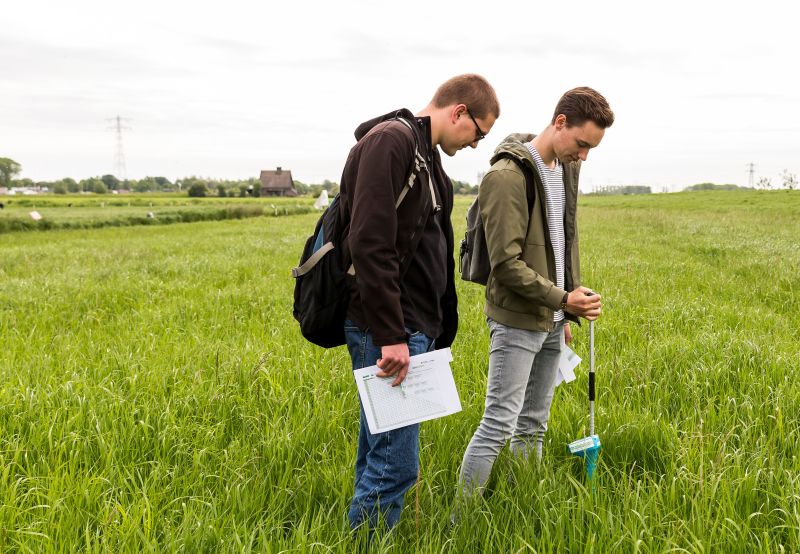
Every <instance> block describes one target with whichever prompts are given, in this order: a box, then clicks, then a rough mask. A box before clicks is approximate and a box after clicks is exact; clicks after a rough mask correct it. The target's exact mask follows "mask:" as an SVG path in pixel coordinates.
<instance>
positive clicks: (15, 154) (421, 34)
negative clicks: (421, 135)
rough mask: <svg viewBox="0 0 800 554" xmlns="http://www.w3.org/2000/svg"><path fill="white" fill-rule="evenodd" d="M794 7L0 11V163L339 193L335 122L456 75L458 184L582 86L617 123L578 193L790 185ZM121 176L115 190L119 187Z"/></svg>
mask: <svg viewBox="0 0 800 554" xmlns="http://www.w3.org/2000/svg"><path fill="white" fill-rule="evenodd" d="M798 15H800V5H798V4H797V3H796V2H791V1H788V0H787V1H784V2H778V1H774V0H762V1H760V2H747V3H745V2H735V1H733V2H732V1H727V2H717V1H702V2H701V1H699V0H695V1H693V2H687V1H684V0H676V1H673V2H668V3H667V2H664V3H651V2H641V1H638V2H627V1H625V2H614V1H608V2H597V1H595V2H584V1H582V0H578V1H571V2H568V3H567V2H549V3H547V4H545V3H543V2H532V1H528V2H475V1H462V2H445V1H443V2H434V1H433V0H428V1H418V0H405V1H403V2H375V1H372V2H367V1H348V0H342V1H340V2H318V1H316V0H313V1H306V2H298V1H295V2H285V1H284V2H281V1H272V2H270V1H264V2H250V1H242V0H227V1H226V2H221V1H217V2H213V3H209V2H202V1H195V2H184V1H171V0H160V1H158V2H155V1H151V0H140V1H137V2H108V1H95V0H74V1H71V2H63V0H62V1H40V0H25V1H24V2H23V1H17V0H12V1H10V2H4V3H3V8H2V20H3V25H2V31H0V157H7V158H12V159H14V160H15V161H17V162H18V163H20V164H21V166H22V172H21V174H20V177H27V178H30V179H33V180H35V181H39V180H55V179H60V178H63V177H73V178H75V179H82V178H86V177H91V176H98V175H103V174H107V173H112V174H113V173H119V172H118V171H116V168H117V165H116V163H115V160H116V151H117V150H116V148H117V133H116V131H115V123H114V118H115V117H117V116H120V117H121V118H123V119H122V123H123V131H122V145H123V152H124V157H125V175H122V176H121V177H128V178H134V179H139V178H142V177H144V176H148V175H149V176H165V177H167V178H169V179H170V180H174V179H177V178H180V177H184V176H189V175H196V176H201V177H210V178H219V179H245V178H248V177H256V176H258V174H259V171H260V170H262V169H274V168H275V167H277V166H281V167H283V168H284V169H289V170H291V171H292V175H293V178H294V179H296V180H300V181H303V182H305V183H319V182H321V181H323V180H324V179H330V180H331V181H337V182H338V181H339V177H340V175H341V170H342V166H343V164H344V160H345V159H346V157H347V153H348V151H349V149H350V148H351V147H352V146H353V144H354V142H355V139H354V137H353V131H354V130H355V128H356V126H357V125H358V124H359V123H360V122H362V121H365V120H367V119H371V118H372V117H374V116H376V115H380V114H383V113H386V112H388V111H391V110H394V109H397V108H401V107H407V108H409V109H411V110H412V111H414V112H416V111H419V110H421V109H422V108H424V107H425V106H426V105H427V104H428V102H429V101H430V99H431V97H432V95H433V93H434V91H435V90H436V88H437V87H438V86H439V85H440V84H441V83H442V82H444V81H445V80H447V79H448V78H450V77H452V76H454V75H458V74H461V73H478V74H481V75H483V76H484V77H486V78H487V79H488V80H489V82H490V83H491V84H492V85H493V86H494V88H495V90H496V91H497V95H498V98H499V100H500V106H501V115H500V118H499V119H498V121H497V123H496V124H495V126H494V128H493V129H492V131H491V132H490V133H489V135H488V137H487V138H486V139H484V140H483V141H482V142H481V143H479V146H478V148H476V149H474V150H473V149H471V148H467V149H464V150H462V151H460V152H458V153H457V154H456V156H455V157H452V158H450V157H447V156H443V164H444V167H445V170H446V171H447V172H448V174H449V175H450V176H451V177H452V178H454V179H458V180H461V181H467V182H469V183H476V182H477V180H478V175H479V173H480V172H483V171H486V170H487V169H488V167H489V161H488V160H489V158H490V157H491V154H492V152H493V150H494V148H495V146H496V145H497V144H498V143H499V142H500V141H501V140H502V139H503V137H505V136H506V135H507V134H509V133H512V132H532V133H540V132H541V131H542V130H543V129H544V128H545V127H546V126H547V124H548V123H549V122H550V118H551V117H552V112H553V109H554V107H555V104H556V102H557V101H558V98H559V97H560V96H561V94H563V92H565V91H566V90H568V89H570V88H573V87H576V86H591V87H593V88H595V89H597V90H598V91H600V92H601V93H602V94H603V95H604V96H605V97H606V98H607V99H608V101H609V103H610V105H611V107H612V109H613V110H614V112H615V114H616V121H615V123H614V125H613V126H612V127H611V128H609V129H608V130H607V132H606V135H605V138H604V139H603V141H602V143H601V144H600V145H599V146H598V147H597V148H596V149H595V150H593V151H591V152H590V154H589V158H588V161H587V162H586V163H585V164H584V165H583V168H582V170H581V188H582V190H584V191H585V192H589V191H591V190H596V189H597V188H599V187H603V186H609V185H611V186H613V185H648V186H651V188H652V190H653V191H654V192H662V191H668V190H680V189H682V188H684V187H686V186H688V185H692V184H696V183H702V182H714V183H733V184H738V185H748V184H749V181H750V177H751V174H750V171H749V169H750V165H749V164H751V163H752V164H753V169H754V171H753V173H752V176H753V178H754V180H755V181H758V180H759V179H760V178H768V179H771V182H772V184H773V186H776V185H777V186H779V185H780V184H781V183H782V179H781V174H782V173H783V171H784V170H788V171H789V172H790V173H795V174H798V173H800V72H799V70H798V67H800V62H798V58H800V56H798V54H800V39H799V38H798V21H800V17H798ZM118 176H120V175H118Z"/></svg>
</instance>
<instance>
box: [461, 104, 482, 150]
mask: <svg viewBox="0 0 800 554" xmlns="http://www.w3.org/2000/svg"><path fill="white" fill-rule="evenodd" d="M464 107H465V108H467V115H468V116H469V118H470V119H471V120H472V123H473V125H475V130H476V131H477V132H478V133H477V135H476V136H475V142H478V141H479V140H483V139H485V138H486V133H484V132H483V129H481V128H480V126H479V125H478V122H477V121H475V118H474V117H472V112H471V111H469V107H468V106H464Z"/></svg>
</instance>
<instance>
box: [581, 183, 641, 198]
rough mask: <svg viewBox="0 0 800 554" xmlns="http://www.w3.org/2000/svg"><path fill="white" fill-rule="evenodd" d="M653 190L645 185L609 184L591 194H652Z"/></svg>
mask: <svg viewBox="0 0 800 554" xmlns="http://www.w3.org/2000/svg"><path fill="white" fill-rule="evenodd" d="M652 192H653V191H652V189H651V188H650V187H648V186H644V185H609V186H605V187H599V188H597V189H596V190H594V191H592V192H591V193H590V194H593V195H596V196H612V195H617V194H620V195H623V194H651V193H652Z"/></svg>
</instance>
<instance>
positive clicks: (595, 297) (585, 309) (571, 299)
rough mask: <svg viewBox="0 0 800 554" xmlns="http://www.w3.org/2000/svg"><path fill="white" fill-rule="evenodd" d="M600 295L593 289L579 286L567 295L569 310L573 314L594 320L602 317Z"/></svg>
mask: <svg viewBox="0 0 800 554" xmlns="http://www.w3.org/2000/svg"><path fill="white" fill-rule="evenodd" d="M600 310H601V303H600V295H599V294H597V293H596V292H594V291H593V290H592V289H587V288H586V287H578V288H576V289H575V290H573V291H572V292H571V293H569V296H567V311H568V312H569V313H571V314H572V315H577V316H580V317H584V318H586V319H588V320H589V321H594V320H595V319H597V318H598V317H600Z"/></svg>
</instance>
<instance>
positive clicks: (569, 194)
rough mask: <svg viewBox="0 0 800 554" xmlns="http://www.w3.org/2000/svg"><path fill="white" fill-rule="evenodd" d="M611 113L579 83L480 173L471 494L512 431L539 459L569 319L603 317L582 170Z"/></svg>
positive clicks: (464, 487) (465, 491)
mask: <svg viewBox="0 0 800 554" xmlns="http://www.w3.org/2000/svg"><path fill="white" fill-rule="evenodd" d="M613 122H614V112H612V111H611V108H610V107H609V105H608V102H607V101H606V99H605V98H603V96H602V95H601V94H600V93H598V92H597V91H595V90H593V89H591V88H588V87H579V88H576V89H572V90H570V91H568V92H566V93H565V94H564V95H563V96H562V97H561V100H560V101H559V102H558V105H557V106H556V109H555V113H554V114H553V118H552V120H551V122H550V124H549V125H548V126H547V127H546V128H545V130H544V131H542V133H541V134H540V135H539V136H536V135H532V134H514V135H510V136H508V137H507V138H506V139H505V140H504V141H503V142H502V143H501V144H500V145H499V146H498V147H497V149H496V150H495V154H494V157H493V158H492V168H491V170H490V171H489V172H488V173H487V174H486V176H485V177H484V178H483V181H482V182H481V186H480V192H479V193H478V202H479V205H480V210H481V218H482V219H483V229H484V234H485V237H486V245H487V248H488V252H489V261H490V264H491V272H490V274H489V280H488V282H487V284H486V303H485V313H486V316H487V323H488V325H489V335H490V345H489V377H488V383H487V388H486V403H485V408H484V412H483V418H482V419H481V422H480V425H479V426H478V429H477V430H476V431H475V434H474V435H473V437H472V440H471V441H470V443H469V446H468V447H467V450H466V452H465V454H464V460H463V462H462V465H461V474H460V479H459V481H460V487H461V491H460V493H461V494H462V495H464V496H471V495H472V494H474V493H478V494H480V492H481V491H482V490H483V487H484V485H485V484H486V481H487V480H488V478H489V474H490V472H491V470H492V465H493V464H494V461H495V459H496V458H497V455H498V454H499V452H500V450H501V449H502V448H503V446H504V445H505V443H506V441H508V440H509V439H511V450H512V452H514V453H515V454H518V455H520V456H522V457H523V458H525V459H527V458H528V456H529V454H530V453H531V452H532V451H533V452H535V453H536V456H537V458H541V456H542V442H543V440H544V433H545V431H546V430H547V421H548V419H549V416H550V403H551V401H552V400H553V390H554V388H555V378H556V372H557V370H558V363H559V359H560V357H561V342H562V339H563V340H565V341H566V342H570V341H571V340H572V333H571V331H570V328H569V323H568V322H566V321H565V320H572V321H577V320H578V317H579V316H580V317H584V318H586V319H588V320H594V319H597V318H598V317H599V316H600V308H601V305H600V295H599V294H592V295H591V296H590V295H589V294H590V293H591V291H590V290H589V289H588V288H586V287H582V286H580V285H581V281H580V268H579V259H578V230H577V227H576V210H577V200H578V172H579V170H580V164H581V162H584V161H586V157H587V156H588V155H589V150H590V149H592V148H594V147H596V146H597V145H598V144H600V141H601V140H602V138H603V135H604V134H605V129H606V128H608V127H610V126H611V124H612V123H613ZM526 173H527V175H528V177H526ZM529 183H530V184H531V185H532V186H533V189H534V194H533V203H532V205H530V204H529V202H530V201H529V199H528V193H527V190H526V187H527V185H528V184H529Z"/></svg>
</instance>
